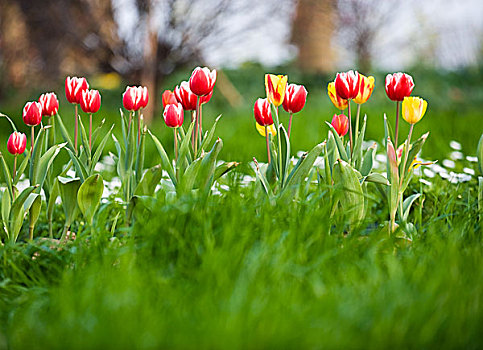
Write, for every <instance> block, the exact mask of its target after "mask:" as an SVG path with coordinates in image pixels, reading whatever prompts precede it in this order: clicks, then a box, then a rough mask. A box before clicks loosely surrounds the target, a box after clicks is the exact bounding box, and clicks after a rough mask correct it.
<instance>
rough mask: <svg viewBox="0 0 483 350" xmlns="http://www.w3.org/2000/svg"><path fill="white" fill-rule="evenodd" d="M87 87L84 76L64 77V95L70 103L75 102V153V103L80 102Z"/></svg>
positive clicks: (75, 148)
mask: <svg viewBox="0 0 483 350" xmlns="http://www.w3.org/2000/svg"><path fill="white" fill-rule="evenodd" d="M88 88H89V84H88V83H87V80H86V78H77V77H72V78H71V77H67V78H65V96H66V97H67V101H69V102H70V103H74V104H75V118H74V119H75V126H74V150H75V152H76V153H77V134H78V133H79V132H78V129H79V126H78V120H77V116H78V110H77V105H78V104H79V103H80V101H81V99H82V92H83V91H84V90H87V89H88Z"/></svg>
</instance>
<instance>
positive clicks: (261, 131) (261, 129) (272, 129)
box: [255, 123, 277, 137]
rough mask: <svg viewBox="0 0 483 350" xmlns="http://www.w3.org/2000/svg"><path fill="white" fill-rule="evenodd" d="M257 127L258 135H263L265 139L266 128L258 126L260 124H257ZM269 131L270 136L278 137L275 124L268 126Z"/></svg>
mask: <svg viewBox="0 0 483 350" xmlns="http://www.w3.org/2000/svg"><path fill="white" fill-rule="evenodd" d="M255 126H256V128H257V131H258V133H259V134H260V135H262V136H263V137H265V127H264V126H262V125H260V124H258V123H255ZM267 131H268V134H269V135H272V137H274V136H276V135H277V129H275V125H273V124H272V125H269V126H267Z"/></svg>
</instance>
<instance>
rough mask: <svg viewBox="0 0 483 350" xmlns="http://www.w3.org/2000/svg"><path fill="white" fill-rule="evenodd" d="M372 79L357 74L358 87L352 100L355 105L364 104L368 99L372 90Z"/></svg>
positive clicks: (371, 77)
mask: <svg viewBox="0 0 483 350" xmlns="http://www.w3.org/2000/svg"><path fill="white" fill-rule="evenodd" d="M374 81H375V80H374V77H373V76H369V77H366V76H365V75H362V74H361V73H359V86H358V90H359V92H358V93H357V96H356V98H354V102H355V103H357V104H363V103H366V102H367V100H368V99H369V97H371V94H372V91H373V90H374Z"/></svg>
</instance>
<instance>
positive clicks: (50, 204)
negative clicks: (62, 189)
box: [46, 178, 60, 238]
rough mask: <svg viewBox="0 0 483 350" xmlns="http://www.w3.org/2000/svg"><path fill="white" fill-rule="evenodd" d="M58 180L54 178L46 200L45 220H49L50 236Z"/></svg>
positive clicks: (57, 195)
mask: <svg viewBox="0 0 483 350" xmlns="http://www.w3.org/2000/svg"><path fill="white" fill-rule="evenodd" d="M59 194H60V193H59V180H57V178H55V179H54V184H53V185H52V187H51V189H50V196H49V200H48V202H47V209H46V216H47V221H48V222H49V236H50V237H51V238H52V221H53V219H54V208H55V201H56V200H57V197H59Z"/></svg>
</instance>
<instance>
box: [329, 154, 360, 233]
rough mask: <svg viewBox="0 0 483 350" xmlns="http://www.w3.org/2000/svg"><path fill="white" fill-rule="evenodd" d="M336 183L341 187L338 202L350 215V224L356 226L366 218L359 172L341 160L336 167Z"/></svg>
mask: <svg viewBox="0 0 483 350" xmlns="http://www.w3.org/2000/svg"><path fill="white" fill-rule="evenodd" d="M333 178H334V183H335V184H336V185H339V186H341V189H342V190H341V191H339V192H338V195H337V200H338V201H339V203H340V205H341V207H342V209H343V210H344V212H345V213H346V214H347V215H348V220H349V222H350V224H352V225H356V224H358V223H359V222H360V221H361V220H362V219H363V218H364V192H363V190H362V186H361V184H360V182H359V174H358V172H357V171H356V170H355V169H354V168H353V167H352V166H351V165H350V164H349V163H347V162H345V161H343V160H339V161H338V162H337V163H336V164H335V165H334V173H333Z"/></svg>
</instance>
